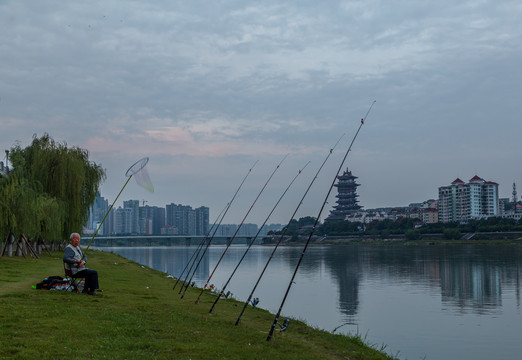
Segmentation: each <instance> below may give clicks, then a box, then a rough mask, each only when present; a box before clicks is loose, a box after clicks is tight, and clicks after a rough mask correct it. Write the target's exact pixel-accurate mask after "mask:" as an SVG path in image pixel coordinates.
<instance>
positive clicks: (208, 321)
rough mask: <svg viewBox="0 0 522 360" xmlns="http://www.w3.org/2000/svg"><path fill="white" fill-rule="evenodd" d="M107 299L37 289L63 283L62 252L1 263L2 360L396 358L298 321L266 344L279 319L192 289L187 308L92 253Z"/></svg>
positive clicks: (158, 276)
mask: <svg viewBox="0 0 522 360" xmlns="http://www.w3.org/2000/svg"><path fill="white" fill-rule="evenodd" d="M89 260H90V261H89V266H90V267H91V268H93V269H96V270H98V273H99V276H100V286H101V287H102V289H103V292H102V295H101V296H88V295H82V294H76V293H70V292H62V291H47V290H34V289H32V285H35V284H36V283H37V282H40V281H41V280H42V279H43V278H44V277H47V276H51V275H62V273H63V266H62V260H61V253H53V256H51V257H50V256H48V255H42V257H41V258H40V259H39V260H34V259H24V258H18V257H13V258H7V257H0V358H2V359H4V358H10V359H30V358H35V359H69V358H75V359H390V357H389V356H388V355H386V354H383V353H381V352H379V351H377V350H375V349H373V348H370V347H368V346H366V345H365V344H364V343H363V341H362V340H361V338H360V337H353V338H351V337H347V336H344V335H333V334H330V333H328V332H325V331H321V330H317V329H313V328H311V327H309V326H307V325H306V324H304V323H303V322H300V321H297V320H292V321H291V322H290V327H289V328H288V330H286V331H285V332H277V333H275V335H274V337H273V338H272V340H271V341H269V342H267V341H266V335H267V331H268V329H269V327H270V325H271V324H272V321H273V315H271V314H270V313H269V312H267V311H265V310H262V309H259V308H256V309H253V308H248V309H247V311H246V312H245V314H244V315H243V318H242V322H241V324H240V325H239V326H234V322H235V319H236V318H237V316H238V313H239V310H240V306H241V304H240V303H238V302H236V301H235V300H227V299H223V300H221V301H220V302H219V303H218V304H217V306H216V308H215V309H214V311H213V313H212V314H209V313H208V310H209V308H210V306H211V304H212V302H213V300H214V299H215V297H214V295H213V294H210V293H205V294H204V295H203V297H202V298H201V301H200V303H199V304H198V305H196V304H195V303H194V301H195V299H196V297H197V295H198V294H199V291H200V289H192V288H190V289H189V290H188V291H187V294H186V295H185V298H184V299H180V297H179V295H178V292H177V291H172V286H173V285H174V281H173V279H171V278H167V276H166V274H164V273H162V272H159V271H156V270H152V269H150V268H148V267H143V266H141V265H139V264H137V263H135V262H133V261H130V260H127V259H124V258H122V257H120V256H118V255H114V254H109V253H104V252H98V251H91V252H90V254H89Z"/></svg>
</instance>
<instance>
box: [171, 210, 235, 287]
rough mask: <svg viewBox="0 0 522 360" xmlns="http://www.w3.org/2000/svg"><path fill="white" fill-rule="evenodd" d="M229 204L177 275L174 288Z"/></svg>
mask: <svg viewBox="0 0 522 360" xmlns="http://www.w3.org/2000/svg"><path fill="white" fill-rule="evenodd" d="M228 205H229V204H227V205H226V206H225V207H224V208H223V210H221V212H220V213H219V215H218V216H217V218H216V221H214V224H212V226H211V227H210V229H209V231H208V232H207V235H205V237H204V238H203V240H201V243H200V244H199V245H198V247H197V248H196V250H194V252H193V253H192V256H191V257H190V258H189V260H188V261H187V264H186V265H185V267H184V268H183V271H181V273H180V274H179V276H178V277H177V279H176V283H175V284H174V286H173V287H172V290H174V289H176V286H177V285H178V282H179V279H181V277H182V276H183V274H184V273H185V270H187V268H188V266H189V265H190V264H191V263H193V259H194V261H196V260H195V259H197V254H199V252H200V251H201V248H202V247H203V244H205V242H206V241H207V239H208V237H209V235H210V233H211V232H212V230H213V229H214V227H215V226H216V224H217V222H218V220H219V219H220V217H221V215H222V214H223V212H224V211H225V209H226V208H227V207H228Z"/></svg>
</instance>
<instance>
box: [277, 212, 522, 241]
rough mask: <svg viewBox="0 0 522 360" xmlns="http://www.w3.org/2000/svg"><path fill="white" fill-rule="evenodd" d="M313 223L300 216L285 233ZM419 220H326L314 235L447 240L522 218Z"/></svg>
mask: <svg viewBox="0 0 522 360" xmlns="http://www.w3.org/2000/svg"><path fill="white" fill-rule="evenodd" d="M314 223H315V218H314V217H310V216H307V217H302V218H300V219H299V220H295V219H294V220H292V221H291V222H290V223H289V224H288V229H287V230H286V232H285V236H290V237H291V238H292V240H294V241H295V240H297V239H298V237H299V236H306V235H308V234H309V233H310V230H311V227H312V226H313V224H314ZM421 223H422V221H421V220H420V219H412V218H406V217H401V218H398V219H397V220H391V219H385V220H375V221H372V222H370V223H369V224H363V223H360V222H350V221H326V222H324V223H322V224H320V225H318V227H317V229H316V230H315V232H314V235H317V236H373V237H377V238H382V239H386V238H389V237H392V236H397V235H400V236H404V237H405V238H406V239H407V240H419V239H422V238H423V237H426V236H428V235H434V234H435V235H439V236H440V237H442V238H444V239H447V240H458V239H461V238H462V237H463V236H464V235H465V234H470V233H490V232H522V220H519V221H517V220H514V219H509V218H502V217H490V218H487V219H477V220H469V221H467V222H466V223H458V222H450V223H435V224H423V225H422V226H418V225H419V224H421ZM281 233H282V231H276V232H269V233H268V235H280V234H281Z"/></svg>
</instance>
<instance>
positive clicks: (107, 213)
mask: <svg viewBox="0 0 522 360" xmlns="http://www.w3.org/2000/svg"><path fill="white" fill-rule="evenodd" d="M131 178H132V175H130V176H129V177H128V178H127V181H125V184H124V185H123V187H122V188H121V190H120V192H119V193H118V196H116V199H114V201H113V202H112V204H111V206H110V207H109V210H108V211H107V212H106V213H105V216H104V217H103V219H102V221H101V223H100V225H98V228H97V229H96V231H95V232H94V235H93V236H92V238H91V241H89V245H87V248H86V249H85V251H84V252H83V255H82V258H81V259H80V261H81V260H83V258H84V257H85V254H86V253H87V250H89V247H90V246H91V244H92V241H93V240H94V238H95V237H96V235H97V234H98V231H99V230H100V228H101V227H102V225H103V222H104V221H105V219H106V218H107V215H109V213H110V212H111V210H112V207H113V206H114V204H116V201H117V200H118V198H119V197H120V195H121V193H122V192H123V189H125V187H126V186H127V184H128V183H129V181H130V179H131Z"/></svg>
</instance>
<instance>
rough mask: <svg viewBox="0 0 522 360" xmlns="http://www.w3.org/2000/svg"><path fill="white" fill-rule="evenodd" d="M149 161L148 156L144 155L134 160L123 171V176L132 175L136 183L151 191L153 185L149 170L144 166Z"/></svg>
mask: <svg viewBox="0 0 522 360" xmlns="http://www.w3.org/2000/svg"><path fill="white" fill-rule="evenodd" d="M148 162H149V158H148V157H144V158H143V159H140V160H138V161H136V162H135V163H134V164H133V165H132V166H131V167H130V168H129V169H128V170H127V172H126V173H125V176H126V177H128V178H129V180H130V177H132V176H133V177H134V180H136V183H137V184H138V185H139V186H141V187H142V188H144V189H145V190H147V191H149V192H151V193H153V192H154V185H152V181H150V177H149V172H148V171H147V169H146V168H145V166H146V165H147V163H148Z"/></svg>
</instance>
